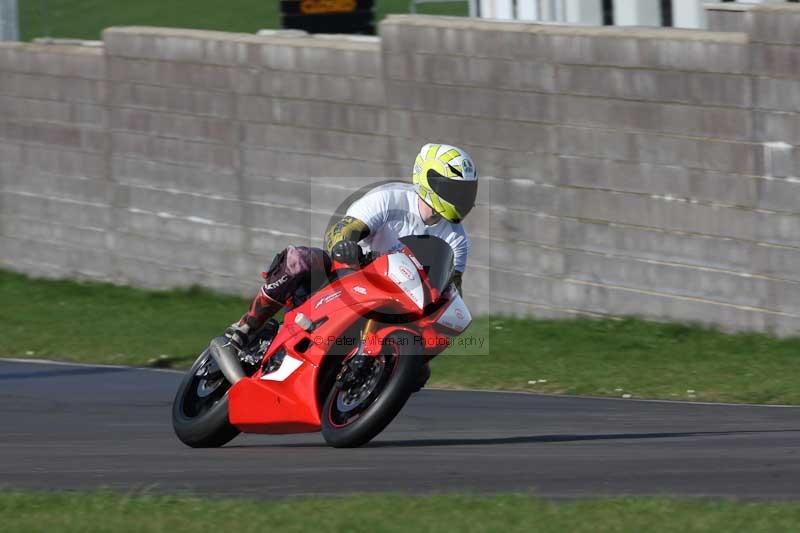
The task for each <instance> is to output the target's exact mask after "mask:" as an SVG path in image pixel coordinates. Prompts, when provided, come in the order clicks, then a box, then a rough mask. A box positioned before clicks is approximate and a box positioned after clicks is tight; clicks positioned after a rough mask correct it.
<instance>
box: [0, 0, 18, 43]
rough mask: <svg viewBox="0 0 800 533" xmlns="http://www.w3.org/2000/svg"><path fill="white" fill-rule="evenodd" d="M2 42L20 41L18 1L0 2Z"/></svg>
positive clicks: (7, 0) (0, 34) (4, 0)
mask: <svg viewBox="0 0 800 533" xmlns="http://www.w3.org/2000/svg"><path fill="white" fill-rule="evenodd" d="M0 41H19V10H18V8H17V0H0Z"/></svg>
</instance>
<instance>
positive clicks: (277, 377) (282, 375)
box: [261, 355, 303, 381]
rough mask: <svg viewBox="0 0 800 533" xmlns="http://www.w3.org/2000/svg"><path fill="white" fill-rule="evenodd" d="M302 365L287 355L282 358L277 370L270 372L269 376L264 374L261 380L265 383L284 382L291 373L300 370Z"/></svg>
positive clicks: (301, 362)
mask: <svg viewBox="0 0 800 533" xmlns="http://www.w3.org/2000/svg"><path fill="white" fill-rule="evenodd" d="M302 364H303V361H301V360H299V359H295V358H294V357H292V356H291V355H287V356H286V357H284V358H283V362H281V366H280V367H278V370H276V371H275V372H270V373H269V374H264V375H263V376H261V379H263V380H266V381H284V380H285V379H286V378H288V377H289V376H291V375H292V372H294V371H295V370H297V369H298V368H300V365H302Z"/></svg>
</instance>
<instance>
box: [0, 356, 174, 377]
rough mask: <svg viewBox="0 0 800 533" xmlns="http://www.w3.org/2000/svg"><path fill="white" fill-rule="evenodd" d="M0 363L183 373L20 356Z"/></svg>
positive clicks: (145, 367)
mask: <svg viewBox="0 0 800 533" xmlns="http://www.w3.org/2000/svg"><path fill="white" fill-rule="evenodd" d="M0 363H25V364H33V365H57V366H77V367H83V368H124V369H126V370H147V371H149V372H167V373H170V374H183V371H182V370H175V369H173V368H151V367H147V366H128V365H104V364H100V363H76V362H74V361H54V360H52V359H25V358H20V357H0Z"/></svg>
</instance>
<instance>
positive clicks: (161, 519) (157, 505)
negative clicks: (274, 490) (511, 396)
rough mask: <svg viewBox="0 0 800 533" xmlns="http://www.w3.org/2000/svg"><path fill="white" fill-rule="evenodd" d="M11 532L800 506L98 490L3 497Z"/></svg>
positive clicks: (446, 522) (690, 513) (649, 526)
mask: <svg viewBox="0 0 800 533" xmlns="http://www.w3.org/2000/svg"><path fill="white" fill-rule="evenodd" d="M0 524H2V530H3V531H8V532H16V531H20V532H28V531H52V532H73V531H74V532H81V533H83V532H87V531H92V532H93V531H109V532H126V531H137V532H139V531H154V532H162V531H163V532H169V533H178V532H181V531H239V532H248V531H253V532H264V531H281V532H285V533H289V532H301V531H313V532H328V531H343V532H344V531H346V532H354V533H355V532H362V531H363V532H365V533H374V532H393V531H398V532H399V531H414V532H416V533H422V532H427V531H431V532H440V531H458V532H460V533H470V532H479V531H497V532H503V533H511V532H515V531H520V532H553V533H556V532H557V533H563V532H565V531H569V532H573V533H580V532H587V533H588V532H592V533H598V532H600V533H603V532H608V533H611V532H645V531H646V532H648V533H660V532H678V533H690V532H699V531H709V532H720V531H747V532H748V533H758V532H770V533H776V532H784V531H785V532H790V531H797V525H798V524H800V504H797V503H737V502H733V501H701V500H694V501H692V500H673V499H666V498H619V499H592V500H578V501H574V502H562V503H552V502H548V501H545V500H541V499H536V498H533V497H530V496H525V495H500V496H491V497H479V496H453V495H447V496H445V495H436V496H401V495H395V494H385V495H376V496H349V497H337V498H301V499H287V500H279V501H259V502H253V501H246V500H227V499H225V500H220V499H203V498H195V497H179V496H153V495H139V496H125V495H117V494H113V493H110V492H99V493H97V492H93V493H55V494H37V493H19V492H6V493H0Z"/></svg>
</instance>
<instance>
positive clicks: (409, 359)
mask: <svg viewBox="0 0 800 533" xmlns="http://www.w3.org/2000/svg"><path fill="white" fill-rule="evenodd" d="M419 352H420V347H419V346H418V345H416V344H415V342H414V337H413V336H412V335H411V334H409V333H407V332H404V331H400V332H396V333H392V334H391V335H389V336H388V337H387V342H386V343H385V346H384V347H383V350H382V351H381V354H380V355H378V356H376V357H374V358H369V366H368V368H366V370H364V371H362V372H361V373H360V375H359V376H358V378H357V379H355V380H353V379H351V380H349V382H348V383H346V384H345V383H343V382H342V380H337V383H336V384H335V385H334V386H333V387H332V388H331V391H330V392H329V393H328V396H327V399H326V400H325V403H324V405H323V408H322V417H321V419H322V436H323V437H324V438H325V441H326V442H327V443H328V444H330V445H331V446H334V447H336V448H354V447H357V446H361V445H363V444H366V443H367V442H369V441H370V440H372V439H373V438H374V437H375V436H376V435H378V434H379V433H380V432H381V431H383V430H384V429H385V428H386V426H388V425H389V423H390V422H391V421H392V420H394V418H395V417H396V416H397V414H398V413H399V412H400V410H401V409H402V408H403V406H404V405H405V404H406V402H407V401H408V398H409V397H410V396H411V394H412V393H413V392H414V391H415V390H417V389H418V386H419V380H420V375H421V373H422V368H423V365H424V364H425V358H424V356H422V355H420V354H419ZM344 365H347V362H345V363H344ZM348 371H350V370H349V368H345V367H343V373H345V374H346V372H348Z"/></svg>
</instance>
